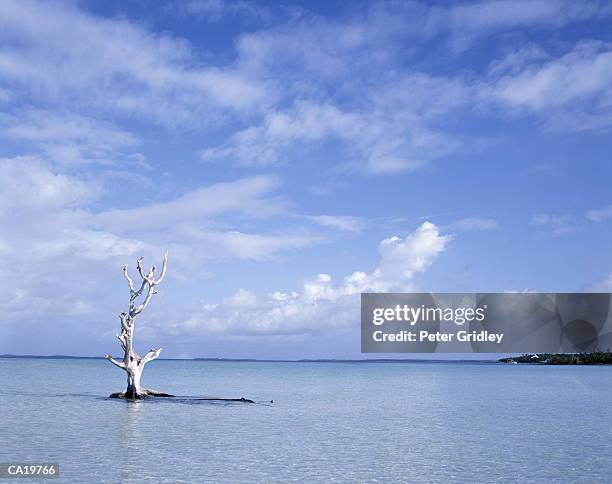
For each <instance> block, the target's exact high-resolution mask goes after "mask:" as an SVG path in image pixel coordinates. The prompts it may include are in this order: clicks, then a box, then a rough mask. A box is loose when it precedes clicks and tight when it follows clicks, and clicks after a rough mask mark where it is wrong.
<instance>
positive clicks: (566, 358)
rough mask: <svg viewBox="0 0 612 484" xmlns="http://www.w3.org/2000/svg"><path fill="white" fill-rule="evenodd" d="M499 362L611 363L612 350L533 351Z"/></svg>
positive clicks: (544, 363)
mask: <svg viewBox="0 0 612 484" xmlns="http://www.w3.org/2000/svg"><path fill="white" fill-rule="evenodd" d="M498 361H500V362H501V363H510V364H517V363H530V364H538V365H612V352H611V351H610V349H607V350H606V351H593V352H591V353H534V354H524V355H521V356H515V357H509V358H501V359H499V360H498Z"/></svg>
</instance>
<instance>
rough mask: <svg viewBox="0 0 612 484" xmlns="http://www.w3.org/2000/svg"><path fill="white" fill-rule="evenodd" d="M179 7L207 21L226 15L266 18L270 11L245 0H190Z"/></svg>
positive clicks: (220, 18) (256, 18)
mask: <svg viewBox="0 0 612 484" xmlns="http://www.w3.org/2000/svg"><path fill="white" fill-rule="evenodd" d="M180 7H181V8H182V9H183V10H184V11H185V13H187V14H191V15H196V16H198V17H201V18H205V19H206V20H207V21H208V22H211V23H212V22H219V21H220V20H223V19H224V18H227V17H242V18H246V19H251V20H260V21H261V20H267V19H269V18H270V16H271V13H270V12H269V11H268V9H267V8H265V7H263V6H261V5H259V4H257V3H256V2H251V1H246V0H232V1H228V0H190V1H188V2H186V3H185V4H180Z"/></svg>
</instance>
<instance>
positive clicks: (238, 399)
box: [196, 397, 255, 403]
mask: <svg viewBox="0 0 612 484" xmlns="http://www.w3.org/2000/svg"><path fill="white" fill-rule="evenodd" d="M196 400H206V401H213V402H243V403H255V402H254V401H253V400H250V399H248V398H244V397H242V398H196Z"/></svg>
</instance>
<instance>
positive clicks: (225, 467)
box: [0, 359, 612, 483]
mask: <svg viewBox="0 0 612 484" xmlns="http://www.w3.org/2000/svg"><path fill="white" fill-rule="evenodd" d="M143 381H144V384H145V386H146V387H149V388H155V389H159V390H164V391H168V392H171V393H174V394H176V395H182V396H186V397H193V396H198V395H211V396H219V397H242V396H245V397H247V398H252V399H253V400H257V401H261V402H264V401H269V400H271V399H273V400H274V403H273V404H267V405H266V404H264V403H261V404H256V405H250V404H243V403H230V404H219V403H217V404H214V403H210V402H197V401H195V400H193V399H190V398H182V399H176V400H166V399H154V400H147V401H144V402H137V403H131V402H125V401H121V400H111V399H108V398H106V395H108V394H109V393H111V392H113V391H117V390H122V389H123V386H124V378H123V373H122V372H121V370H119V369H118V368H115V367H114V366H112V365H111V364H110V363H108V362H106V361H104V360H85V359H61V360H51V359H0V382H1V388H0V404H1V407H0V417H1V418H0V439H1V444H0V462H10V461H28V462H34V461H40V462H56V463H59V464H60V473H61V478H60V479H59V481H58V480H55V481H48V482H79V483H83V482H112V483H117V482H147V481H150V482H190V483H191V482H215V481H220V482H288V481H298V482H315V481H332V482H470V483H473V482H496V481H501V482H508V481H512V482H516V481H521V482H551V481H556V482H570V481H581V482H585V481H587V482H597V481H600V482H610V480H611V479H612V368H611V367H551V366H522V365H502V364H478V363H280V362H278V363H276V362H273V363H269V362H224V361H220V362H207V361H164V360H158V361H155V362H153V363H151V364H149V365H148V366H147V369H146V370H145V373H144V377H143ZM20 482H21V481H20ZM24 482H28V481H24ZM30 482H31V481H30Z"/></svg>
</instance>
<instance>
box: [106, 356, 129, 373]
mask: <svg viewBox="0 0 612 484" xmlns="http://www.w3.org/2000/svg"><path fill="white" fill-rule="evenodd" d="M104 358H106V359H107V360H108V361H110V362H111V363H112V364H113V365H115V366H118V367H119V368H121V369H122V370H125V369H126V368H125V364H123V363H122V362H120V361H117V360H116V359H115V358H113V357H112V356H111V355H106V356H104Z"/></svg>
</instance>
